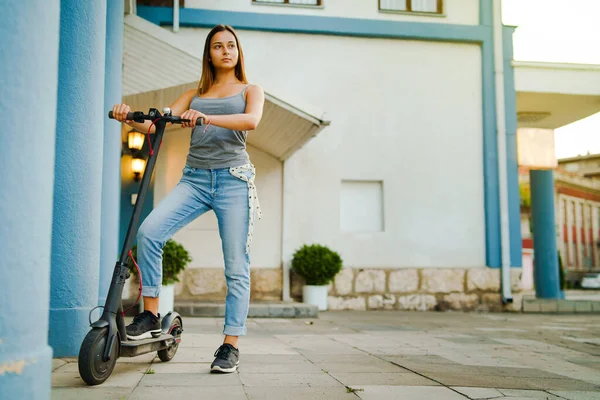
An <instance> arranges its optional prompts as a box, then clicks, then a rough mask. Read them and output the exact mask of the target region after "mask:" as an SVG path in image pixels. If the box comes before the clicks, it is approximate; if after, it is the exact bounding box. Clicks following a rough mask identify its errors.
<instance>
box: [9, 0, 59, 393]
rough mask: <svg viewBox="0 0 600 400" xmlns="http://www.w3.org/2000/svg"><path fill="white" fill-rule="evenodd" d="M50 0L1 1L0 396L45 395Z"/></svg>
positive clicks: (53, 75)
mask: <svg viewBox="0 0 600 400" xmlns="http://www.w3.org/2000/svg"><path fill="white" fill-rule="evenodd" d="M59 19H60V8H59V4H58V2H55V1H47V0H31V1H27V2H21V1H9V2H4V3H3V6H2V23H1V24H0V37H1V38H2V45H1V46H0V88H2V95H1V96H0V109H1V110H3V111H4V113H5V118H4V121H3V122H4V124H3V126H2V132H1V133H0V150H1V152H2V155H1V156H0V171H2V174H0V204H2V207H1V210H2V212H0V254H1V255H2V266H0V397H1V398H3V399H4V398H6V399H33V400H46V399H50V397H51V394H50V382H51V378H50V377H51V370H52V348H51V347H50V346H48V333H47V332H48V307H49V305H48V299H49V297H50V247H51V238H52V235H51V230H52V196H53V183H54V145H55V141H54V139H55V134H56V94H57V89H56V88H57V81H58V40H59Z"/></svg>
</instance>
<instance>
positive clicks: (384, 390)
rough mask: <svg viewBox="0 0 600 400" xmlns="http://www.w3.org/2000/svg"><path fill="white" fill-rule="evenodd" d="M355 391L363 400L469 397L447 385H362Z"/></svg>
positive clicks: (446, 399)
mask: <svg viewBox="0 0 600 400" xmlns="http://www.w3.org/2000/svg"><path fill="white" fill-rule="evenodd" d="M353 389H362V390H360V391H357V392H355V393H356V394H357V395H358V396H359V397H360V398H361V399H363V400H434V399H435V400H464V399H468V397H465V396H463V395H461V394H459V393H456V392H455V391H453V390H451V389H448V388H445V387H439V386H438V387H435V386H361V387H360V388H354V387H353Z"/></svg>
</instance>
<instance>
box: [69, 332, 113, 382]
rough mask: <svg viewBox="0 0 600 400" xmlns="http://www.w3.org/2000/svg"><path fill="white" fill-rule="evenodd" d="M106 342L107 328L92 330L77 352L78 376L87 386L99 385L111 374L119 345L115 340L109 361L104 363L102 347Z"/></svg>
mask: <svg viewBox="0 0 600 400" xmlns="http://www.w3.org/2000/svg"><path fill="white" fill-rule="evenodd" d="M107 340H108V328H94V329H92V330H91V331H89V332H88V334H87V335H86V337H85V339H84V340H83V343H82V344H81V349H80V350H79V361H78V363H79V375H81V378H82V379H83V380H84V381H85V383H87V384H88V385H99V384H101V383H103V382H104V381H105V380H106V379H108V377H109V376H110V374H112V371H113V369H114V368H115V364H116V363H117V358H118V356H119V348H120V346H121V343H120V341H119V339H118V337H117V338H116V340H115V344H114V346H113V349H112V352H111V354H110V360H108V361H104V360H103V354H104V346H105V345H106V341H107Z"/></svg>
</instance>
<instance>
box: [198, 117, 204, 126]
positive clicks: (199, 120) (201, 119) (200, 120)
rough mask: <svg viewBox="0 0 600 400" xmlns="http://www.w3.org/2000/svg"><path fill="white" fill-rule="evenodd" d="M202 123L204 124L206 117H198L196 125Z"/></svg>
mask: <svg viewBox="0 0 600 400" xmlns="http://www.w3.org/2000/svg"><path fill="white" fill-rule="evenodd" d="M201 125H204V118H198V119H196V126H201Z"/></svg>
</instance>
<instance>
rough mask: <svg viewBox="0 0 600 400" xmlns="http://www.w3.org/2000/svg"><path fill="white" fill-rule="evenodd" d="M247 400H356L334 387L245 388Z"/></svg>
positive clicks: (341, 389)
mask: <svg viewBox="0 0 600 400" xmlns="http://www.w3.org/2000/svg"><path fill="white" fill-rule="evenodd" d="M245 390H246V394H247V395H248V399H249V400H307V399H310V400H357V399H358V397H357V396H355V395H354V394H353V393H348V390H347V389H346V388H345V387H344V386H336V387H303V386H294V387H292V388H287V387H280V386H276V387H273V386H247V387H245Z"/></svg>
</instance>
